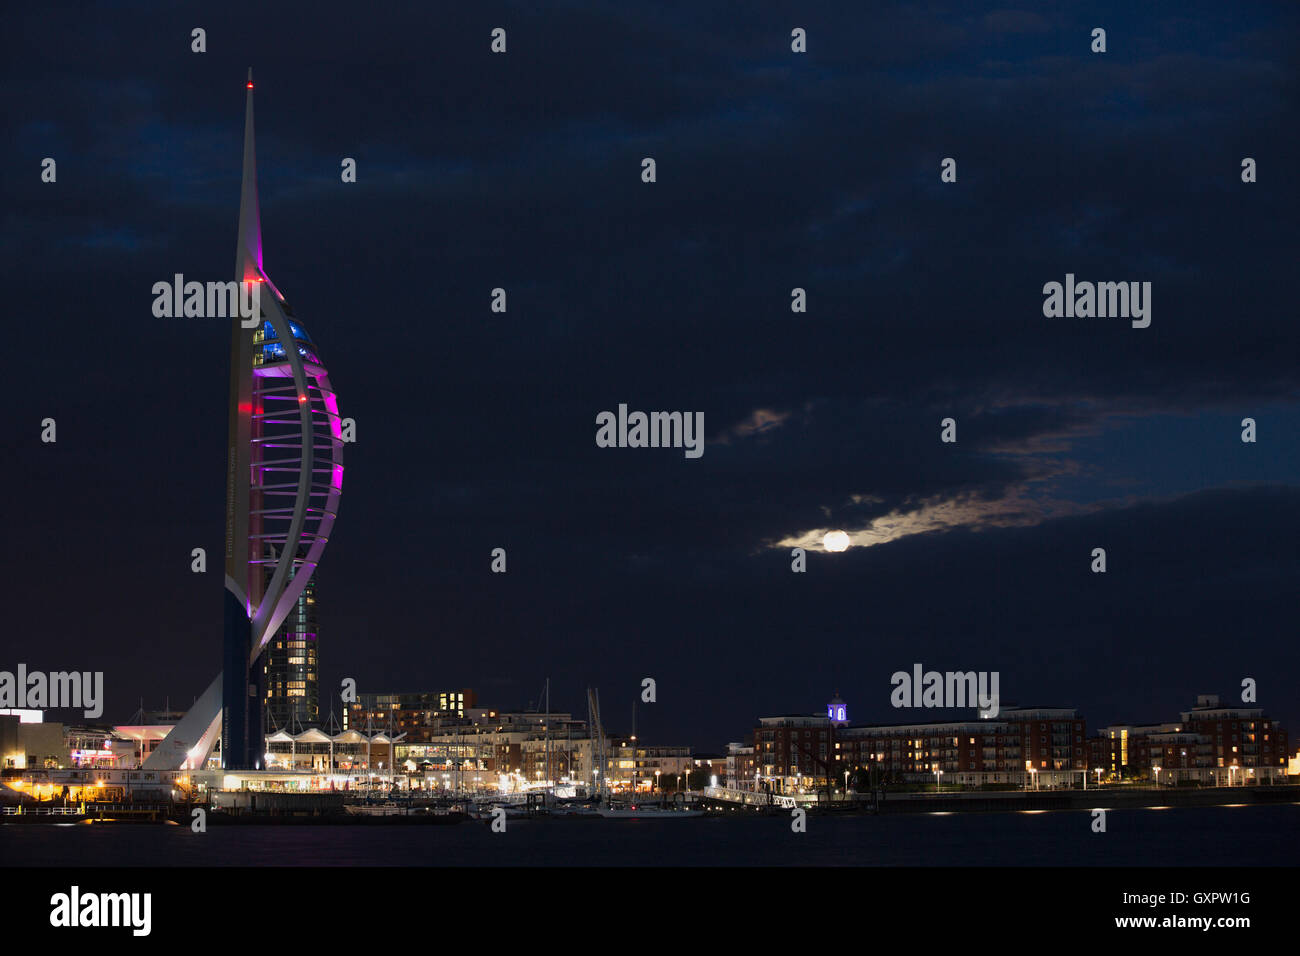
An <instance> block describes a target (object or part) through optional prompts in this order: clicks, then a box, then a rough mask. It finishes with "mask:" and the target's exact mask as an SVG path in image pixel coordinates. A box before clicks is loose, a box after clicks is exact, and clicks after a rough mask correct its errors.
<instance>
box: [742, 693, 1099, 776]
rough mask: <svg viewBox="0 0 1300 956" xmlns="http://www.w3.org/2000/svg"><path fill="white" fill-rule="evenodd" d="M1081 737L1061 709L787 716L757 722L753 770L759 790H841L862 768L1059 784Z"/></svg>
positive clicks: (1074, 766) (1077, 766)
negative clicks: (891, 717)
mask: <svg viewBox="0 0 1300 956" xmlns="http://www.w3.org/2000/svg"><path fill="white" fill-rule="evenodd" d="M1084 733H1085V724H1084V720H1083V718H1082V717H1080V716H1079V714H1078V712H1077V711H1076V710H1074V709H1072V708H1066V707H1004V708H1002V709H1001V711H1000V712H999V713H998V716H997V717H996V718H980V719H977V720H961V719H954V720H947V721H931V722H926V723H912V724H888V725H875V726H866V725H863V726H855V725H851V724H849V725H841V724H840V722H839V721H837V720H832V719H831V717H830V716H819V715H807V714H787V715H784V716H777V717H762V718H760V719H759V726H758V727H757V728H755V730H754V770H755V771H756V772H757V782H758V784H759V785H760V786H762V785H766V786H768V787H770V788H771V789H773V790H776V791H777V792H782V793H788V792H799V791H808V790H818V789H825V788H844V787H845V786H846V785H852V783H853V781H854V779H855V777H856V776H857V775H858V774H859V772H862V771H866V772H869V773H872V774H874V775H876V777H875V779H882V778H883V779H887V780H894V781H896V782H906V783H925V782H935V781H936V779H938V780H939V782H941V783H943V784H962V785H968V786H982V785H985V784H1002V785H1024V784H1026V783H1029V782H1032V783H1033V784H1034V785H1035V786H1043V787H1047V786H1057V785H1063V784H1066V783H1069V782H1071V781H1074V782H1078V781H1079V780H1080V773H1081V772H1082V771H1083V770H1084V769H1085V767H1086V764H1087V757H1086V754H1085V749H1084ZM754 782H755V781H754V780H753V779H752V778H751V780H750V781H749V785H751V786H752V785H753V784H754Z"/></svg>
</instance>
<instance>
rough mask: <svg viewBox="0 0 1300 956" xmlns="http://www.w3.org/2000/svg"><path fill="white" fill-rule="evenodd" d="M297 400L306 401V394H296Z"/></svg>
mask: <svg viewBox="0 0 1300 956" xmlns="http://www.w3.org/2000/svg"><path fill="white" fill-rule="evenodd" d="M298 401H300V402H305V401H307V396H306V395H299V396H298Z"/></svg>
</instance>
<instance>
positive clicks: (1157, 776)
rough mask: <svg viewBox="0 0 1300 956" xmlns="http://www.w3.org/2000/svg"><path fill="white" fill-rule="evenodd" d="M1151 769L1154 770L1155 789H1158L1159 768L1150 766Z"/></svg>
mask: <svg viewBox="0 0 1300 956" xmlns="http://www.w3.org/2000/svg"><path fill="white" fill-rule="evenodd" d="M1151 769H1152V770H1154V771H1155V772H1156V789H1157V790H1159V789H1160V768H1159V767H1158V766H1156V767H1152V768H1151Z"/></svg>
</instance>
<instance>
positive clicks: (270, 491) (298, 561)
mask: <svg viewBox="0 0 1300 956" xmlns="http://www.w3.org/2000/svg"><path fill="white" fill-rule="evenodd" d="M235 270H236V278H237V279H238V280H239V281H241V282H245V283H249V282H256V283H258V284H259V286H260V288H259V290H258V291H259V299H260V307H261V321H260V322H250V323H249V324H251V325H252V328H245V327H244V322H243V321H241V319H240V318H239V317H238V316H236V317H235V318H234V319H233V320H232V322H231V345H230V430H229V447H228V466H227V471H226V542H225V554H226V562H225V564H226V581H225V584H226V594H225V615H224V617H225V638H224V656H223V662H224V663H223V670H222V673H221V675H219V676H218V677H217V679H216V680H215V681H214V682H213V683H212V685H211V686H209V688H208V690H207V691H206V692H205V693H204V695H203V696H202V697H201V698H200V699H199V701H198V702H197V703H196V704H195V706H194V708H192V709H191V711H190V712H189V713H187V714H186V716H185V718H184V719H183V720H182V721H181V722H180V723H178V724H177V725H176V727H175V728H173V730H172V733H171V734H169V735H168V737H167V739H166V740H164V741H163V743H162V744H160V745H159V747H158V749H157V750H156V751H155V752H154V754H153V755H151V757H150V761H151V762H152V764H151V763H150V762H146V766H147V767H148V766H151V765H152V766H156V767H159V768H165V767H178V768H179V767H182V766H186V767H198V766H202V765H203V762H204V761H205V760H206V758H207V755H208V753H209V752H210V751H211V749H212V745H213V742H214V738H215V736H216V731H217V728H218V724H219V726H220V733H221V753H222V766H223V767H224V768H225V769H227V770H251V769H253V768H254V767H256V766H259V765H260V762H261V759H262V748H263V741H262V733H263V719H262V713H263V706H264V703H265V699H266V693H265V688H264V687H263V670H264V668H263V664H262V653H263V651H264V650H265V649H266V646H267V644H268V643H269V642H270V641H271V639H272V637H273V635H274V634H275V633H276V630H277V629H278V628H279V627H280V625H281V624H282V623H283V622H284V620H285V618H286V617H287V616H288V615H289V613H290V611H291V610H292V609H293V608H294V605H295V603H296V602H297V600H298V597H299V595H300V594H301V593H302V591H303V589H304V588H305V587H306V586H307V582H308V580H309V579H310V578H311V575H312V573H313V572H314V571H315V570H316V565H317V563H318V562H319V560H320V555H321V552H322V551H324V549H325V544H326V542H327V541H328V540H329V535H330V529H331V528H332V527H333V525H334V517H335V514H336V512H337V509H338V501H339V495H340V493H341V491H342V487H343V433H342V426H341V422H340V420H339V409H338V399H337V397H336V396H335V394H334V389H333V387H332V386H331V385H330V381H329V376H328V374H327V373H326V370H325V365H324V363H323V362H322V361H321V359H320V356H319V354H318V352H317V349H316V346H315V344H314V343H313V342H312V340H311V337H310V336H309V335H308V334H307V332H306V330H305V329H304V328H303V326H302V324H301V323H300V322H299V321H298V320H297V318H296V317H295V316H294V314H293V310H292V309H291V308H290V307H289V303H288V302H286V301H285V298H284V296H283V295H281V293H280V290H279V289H277V288H276V287H275V284H274V283H272V282H271V280H270V278H269V277H268V276H267V275H266V272H265V270H264V269H263V266H262V228H261V216H260V213H259V211H258V202H257V161H256V154H255V151H254V147H253V71H252V70H251V69H250V70H249V71H248V86H247V103H246V107H245V117H244V174H243V188H242V191H241V194H240V204H239V247H238V251H237V253H236V260H235ZM173 738H175V739H173ZM155 757H156V758H157V760H155V759H154V758H155Z"/></svg>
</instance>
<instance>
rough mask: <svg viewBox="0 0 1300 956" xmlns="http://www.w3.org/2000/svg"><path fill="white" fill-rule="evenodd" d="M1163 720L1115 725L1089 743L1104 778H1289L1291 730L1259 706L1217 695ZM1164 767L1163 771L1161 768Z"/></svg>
mask: <svg viewBox="0 0 1300 956" xmlns="http://www.w3.org/2000/svg"><path fill="white" fill-rule="evenodd" d="M1178 716H1179V719H1178V720H1175V721H1166V722H1164V723H1145V724H1112V725H1110V726H1108V727H1104V728H1102V730H1101V732H1100V733H1099V734H1098V735H1097V736H1095V737H1093V738H1091V739H1090V740H1089V741H1088V753H1089V768H1090V769H1091V770H1092V771H1093V772H1094V773H1095V772H1096V771H1097V770H1101V771H1102V774H1101V778H1102V779H1115V780H1122V779H1151V780H1153V781H1157V782H1158V781H1159V780H1160V778H1161V777H1162V775H1163V779H1164V781H1165V782H1167V783H1169V784H1171V785H1176V784H1178V783H1180V782H1185V781H1196V782H1197V783H1203V784H1213V785H1217V786H1233V785H1237V784H1244V785H1251V784H1257V783H1265V782H1278V781H1284V780H1285V778H1286V775H1287V770H1288V766H1287V747H1288V736H1287V731H1286V729H1285V728H1283V727H1282V726H1281V725H1280V724H1279V723H1278V722H1277V721H1276V720H1274V719H1273V718H1271V717H1270V716H1268V714H1266V713H1265V712H1264V710H1263V708H1259V707H1224V706H1222V705H1221V703H1220V701H1219V698H1218V697H1217V696H1216V695H1214V694H1200V695H1198V696H1197V698H1196V706H1194V707H1192V708H1190V709H1189V710H1185V711H1182V712H1181V713H1180V714H1179V715H1178ZM1157 768H1159V770H1157Z"/></svg>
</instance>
